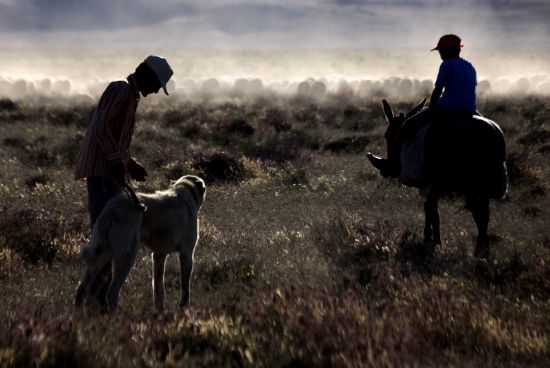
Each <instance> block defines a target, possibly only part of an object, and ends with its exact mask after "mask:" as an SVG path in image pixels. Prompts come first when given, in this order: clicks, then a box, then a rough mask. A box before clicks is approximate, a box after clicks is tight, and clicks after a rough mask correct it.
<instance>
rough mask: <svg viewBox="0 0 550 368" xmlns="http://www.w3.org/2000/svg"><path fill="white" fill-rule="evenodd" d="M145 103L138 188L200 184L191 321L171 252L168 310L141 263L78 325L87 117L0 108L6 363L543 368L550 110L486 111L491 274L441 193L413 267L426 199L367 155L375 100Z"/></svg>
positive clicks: (513, 107)
mask: <svg viewBox="0 0 550 368" xmlns="http://www.w3.org/2000/svg"><path fill="white" fill-rule="evenodd" d="M142 102H143V105H142V106H140V109H139V111H138V116H139V121H138V123H137V128H136V133H135V135H134V140H133V143H132V145H133V154H134V156H136V157H137V158H138V159H139V160H140V161H142V162H143V163H144V164H145V166H146V167H147V168H148V169H149V180H148V181H147V182H146V183H145V184H142V185H137V186H136V187H137V188H138V189H139V190H141V191H152V190H154V189H157V188H162V187H164V186H166V185H167V184H168V183H169V181H170V180H172V179H176V178H178V177H179V176H181V175H183V174H187V173H193V174H198V175H200V176H202V177H203V178H205V180H206V181H207V185H208V189H207V196H206V201H205V204H204V206H203V210H202V213H201V217H200V221H201V239H200V242H199V246H198V248H197V250H196V252H195V258H196V265H195V270H194V274H193V281H192V291H191V308H190V309H189V310H186V311H180V310H178V309H177V300H178V297H179V289H178V274H179V272H178V267H177V262H176V257H169V260H168V265H167V275H166V286H167V290H166V294H167V307H166V309H167V311H168V313H166V314H162V315H159V314H157V313H156V312H155V310H154V306H153V302H152V295H151V294H152V292H151V281H150V280H151V278H150V269H151V260H150V257H149V255H148V253H147V252H146V251H145V250H142V251H141V253H140V256H139V257H138V261H137V263H136V265H135V267H134V269H133V270H132V272H131V273H130V277H129V279H128V281H127V283H126V285H125V286H124V287H123V289H122V293H121V301H120V303H121V306H122V311H120V312H119V313H117V314H115V315H90V314H87V313H85V312H76V311H74V310H73V307H72V299H73V293H74V290H75V288H76V286H77V284H78V281H79V279H80V277H81V276H82V275H83V272H84V267H83V265H82V264H81V263H79V262H77V261H76V260H75V255H76V254H77V253H78V251H79V249H80V247H81V245H82V244H84V243H85V242H86V241H87V238H88V235H89V229H88V219H87V215H86V193H85V186H84V184H83V183H80V182H74V181H73V180H72V163H73V160H74V157H75V154H76V152H77V150H78V147H79V143H80V141H81V139H82V137H83V134H84V131H85V129H86V126H87V123H88V119H89V117H90V114H91V111H92V108H93V106H91V105H86V104H76V103H75V102H74V101H73V100H71V99H70V98H67V99H64V100H62V101H52V100H35V101H32V102H17V101H16V102H13V101H9V100H2V101H1V102H0V137H1V138H0V163H1V170H0V300H1V304H0V366H2V367H19V366H45V367H53V366H82V367H86V366H90V367H96V366H113V367H114V366H189V367H194V366H255V367H256V366H260V367H261V366H267V367H273V366H277V367H279V366H292V367H307V366H337V367H348V366H422V367H424V366H476V367H479V366H540V367H543V366H550V220H549V218H550V216H549V215H550V210H549V208H550V200H549V195H550V194H549V193H548V190H549V188H548V182H549V180H550V172H549V166H548V162H549V155H550V128H549V119H550V100H548V98H542V97H536V96H530V97H522V98H513V97H494V98H487V99H483V100H481V101H480V104H479V105H480V106H479V107H480V110H481V111H482V112H483V113H484V114H485V115H486V116H487V117H490V118H492V119H494V120H495V121H497V122H498V123H499V124H500V125H501V127H502V128H503V130H504V133H505V136H506V138H507V144H508V147H507V149H508V152H507V161H508V168H509V172H510V188H509V194H508V196H507V197H506V198H505V199H504V200H501V201H494V202H492V203H491V211H492V218H491V223H490V228H489V231H490V238H491V243H492V249H493V255H492V256H491V257H490V258H488V259H487V260H476V259H475V257H474V256H473V250H474V241H475V240H474V239H475V235H476V234H475V225H474V223H473V220H472V219H471V217H470V215H469V213H468V212H467V211H466V210H464V204H463V201H462V200H461V199H460V198H454V197H449V198H446V199H445V200H444V201H443V203H442V204H441V218H442V229H441V232H442V238H443V239H442V240H443V243H444V244H443V245H442V246H441V247H438V248H437V249H436V252H435V254H433V255H430V254H428V253H426V252H425V250H424V247H423V245H422V241H421V238H422V225H423V211H422V199H421V197H419V195H418V193H417V191H416V190H414V189H411V188H404V187H401V186H400V185H399V184H398V183H397V182H394V181H389V180H384V179H382V178H381V177H379V175H377V174H376V173H375V171H374V169H373V168H372V167H371V166H369V165H368V162H367V159H366V156H365V153H366V151H367V150H369V151H373V152H377V153H384V138H383V132H384V129H385V121H384V119H383V115H382V111H381V106H380V102H379V101H378V100H359V99H353V98H350V97H349V96H345V95H334V96H329V98H327V99H326V100H325V101H321V102H319V101H314V100H308V99H303V98H301V99H293V98H283V97H280V98H272V99H269V100H265V99H246V98H241V99H238V100H231V99H226V100H222V101H210V102H205V101H200V100H197V101H189V100H186V101H176V100H171V99H169V98H166V99H163V100H154V101H153V102H147V101H142ZM415 102H417V101H416V100H411V101H394V108H395V109H396V110H402V111H404V110H407V109H408V108H410V107H412V106H413V105H414V104H415Z"/></svg>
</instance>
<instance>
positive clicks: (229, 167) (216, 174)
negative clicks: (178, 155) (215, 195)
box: [191, 152, 247, 183]
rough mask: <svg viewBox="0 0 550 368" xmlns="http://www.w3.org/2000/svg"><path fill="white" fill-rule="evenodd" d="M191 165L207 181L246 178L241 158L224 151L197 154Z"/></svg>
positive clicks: (228, 180)
mask: <svg viewBox="0 0 550 368" xmlns="http://www.w3.org/2000/svg"><path fill="white" fill-rule="evenodd" d="M191 166H192V167H193V168H194V169H195V170H197V174H198V175H199V176H201V177H202V178H203V179H204V180H205V181H206V182H207V183H214V182H238V181H242V180H244V179H246V178H247V172H246V170H245V168H244V165H243V162H242V160H241V159H239V158H238V157H236V156H234V155H231V154H229V153H225V152H214V153H209V154H199V155H198V156H196V157H195V158H194V159H193V163H192V164H191Z"/></svg>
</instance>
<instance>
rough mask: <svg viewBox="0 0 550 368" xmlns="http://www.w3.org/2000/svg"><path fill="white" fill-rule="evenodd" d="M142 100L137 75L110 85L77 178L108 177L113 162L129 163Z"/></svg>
mask: <svg viewBox="0 0 550 368" xmlns="http://www.w3.org/2000/svg"><path fill="white" fill-rule="evenodd" d="M138 102H139V90H138V88H137V84H136V81H135V79H134V76H133V74H130V75H129V76H128V78H127V79H126V80H118V81H114V82H111V83H110V84H109V85H108V86H107V89H106V90H105V92H103V95H102V96H101V98H100V100H99V103H98V104H97V107H96V109H95V111H94V114H93V116H92V120H91V121H90V125H89V126H88V130H87V131H86V135H85V137H84V141H83V142H82V146H81V147H80V151H79V153H78V156H77V158H76V167H75V180H78V179H85V178H88V177H92V176H105V175H106V174H107V168H108V166H109V165H110V164H112V163H115V162H119V161H122V162H124V163H125V164H127V163H128V161H129V160H130V152H129V147H130V141H131V140H132V133H133V132H134V125H135V115H136V109H137V105H138Z"/></svg>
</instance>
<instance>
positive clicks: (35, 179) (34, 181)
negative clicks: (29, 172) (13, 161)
mask: <svg viewBox="0 0 550 368" xmlns="http://www.w3.org/2000/svg"><path fill="white" fill-rule="evenodd" d="M48 181H50V178H49V177H48V175H46V174H38V175H34V176H31V177H30V178H27V179H26V180H25V185H26V186H27V187H29V188H34V187H36V186H37V185H38V184H46V183H47V182H48Z"/></svg>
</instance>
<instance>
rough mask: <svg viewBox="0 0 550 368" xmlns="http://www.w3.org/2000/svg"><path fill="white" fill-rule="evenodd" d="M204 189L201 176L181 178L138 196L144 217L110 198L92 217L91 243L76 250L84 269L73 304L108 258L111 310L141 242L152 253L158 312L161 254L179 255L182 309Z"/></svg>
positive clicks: (126, 200)
mask: <svg viewBox="0 0 550 368" xmlns="http://www.w3.org/2000/svg"><path fill="white" fill-rule="evenodd" d="M205 191H206V187H205V184H204V181H203V180H202V179H201V178H199V177H197V176H193V175H186V176H182V177H181V178H179V179H178V180H177V181H176V182H174V183H173V184H172V185H171V186H170V188H168V189H167V190H163V191H157V192H155V193H152V194H138V197H139V199H140V200H141V201H142V202H143V203H144V204H145V205H146V206H147V211H146V212H145V213H142V212H140V211H139V209H137V208H136V207H135V205H134V203H133V202H132V200H131V199H130V198H128V197H127V196H125V195H120V196H117V197H115V198H113V199H112V200H110V201H109V202H108V203H107V205H106V206H105V209H104V210H103V212H101V215H100V216H99V218H98V219H97V222H96V224H95V226H94V229H93V231H92V239H91V242H90V244H89V245H87V246H85V247H84V249H83V250H82V252H81V256H82V258H83V259H84V261H85V262H86V265H87V266H88V270H87V271H86V275H85V276H84V279H83V280H82V282H81V283H80V285H79V286H78V289H77V292H76V298H75V305H76V306H80V305H81V304H82V303H83V301H84V299H85V298H86V297H87V296H88V293H89V288H90V286H91V284H92V281H93V280H94V279H95V278H96V276H97V275H98V274H99V272H100V271H101V269H102V268H103V267H104V266H105V264H107V262H110V261H111V260H112V261H113V265H114V274H113V280H112V282H111V285H110V286H109V290H108V291H107V306H108V308H109V310H110V311H115V310H116V309H117V307H118V295H119V293H120V288H121V287H122V285H123V284H124V281H125V280H126V278H127V276H128V273H129V272H130V269H131V268H132V266H133V264H134V261H135V258H136V255H137V251H138V249H139V245H140V243H142V244H145V245H147V246H148V247H149V248H150V249H151V250H152V251H153V294H154V301H155V305H156V306H157V309H158V310H159V311H162V310H163V309H164V265H165V262H166V256H167V255H168V254H169V253H174V252H178V253H179V262H180V282H181V298H180V306H182V307H185V306H187V305H188V304H189V294H190V286H191V285H190V284H191V272H192V270H193V253H194V250H195V246H196V244H197V242H198V239H199V222H198V214H199V211H200V208H201V205H202V202H203V200H204V196H205Z"/></svg>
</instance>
